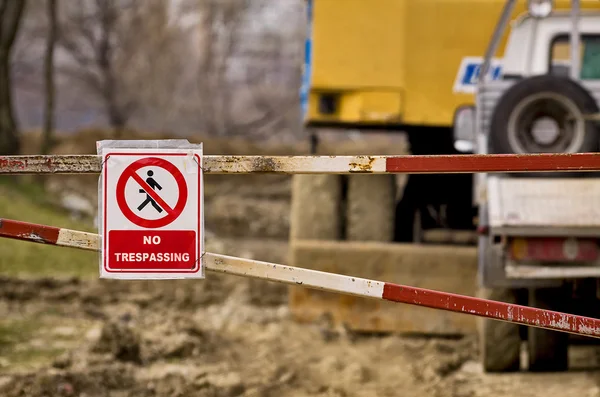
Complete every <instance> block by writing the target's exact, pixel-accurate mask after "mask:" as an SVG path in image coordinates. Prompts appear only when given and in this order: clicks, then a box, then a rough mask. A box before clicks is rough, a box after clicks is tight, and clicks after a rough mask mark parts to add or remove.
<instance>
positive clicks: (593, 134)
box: [488, 75, 600, 177]
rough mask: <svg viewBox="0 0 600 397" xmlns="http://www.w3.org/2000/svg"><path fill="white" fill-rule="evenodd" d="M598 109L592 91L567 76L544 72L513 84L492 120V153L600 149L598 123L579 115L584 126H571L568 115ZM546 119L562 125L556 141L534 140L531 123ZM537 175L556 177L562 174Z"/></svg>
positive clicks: (575, 151)
mask: <svg viewBox="0 0 600 397" xmlns="http://www.w3.org/2000/svg"><path fill="white" fill-rule="evenodd" d="M550 106H551V108H550ZM597 112H599V109H598V105H597V103H596V101H595V100H594V98H593V97H592V96H591V95H590V93H589V92H587V90H586V89H585V88H583V87H582V86H581V85H579V84H578V83H576V82H575V81H573V80H571V79H569V78H567V77H561V76H552V75H542V76H535V77H531V78H527V79H524V80H522V81H520V82H518V83H516V84H514V85H513V86H512V87H510V88H509V89H508V90H507V91H506V92H505V93H504V95H503V96H502V97H501V98H500V100H499V101H498V103H497V104H496V107H495V109H494V113H493V115H492V118H491V121H490V138H489V147H488V149H489V153H496V154H505V153H517V154H518V153H544V152H545V153H562V152H569V153H577V152H597V151H598V150H599V149H600V143H599V142H600V141H599V136H598V131H597V130H598V128H597V127H596V125H595V124H594V122H592V121H583V119H581V118H579V120H580V123H581V124H580V125H581V128H575V127H573V128H568V126H569V122H568V121H567V119H566V118H565V116H566V115H567V114H570V115H571V116H573V115H575V114H577V115H581V114H588V113H597ZM534 114H535V116H534ZM542 118H546V119H547V123H550V124H552V123H555V125H556V126H557V127H559V128H560V132H558V133H557V134H556V140H555V141H553V144H549V145H546V146H544V145H543V144H542V143H541V142H539V140H538V141H535V140H534V139H532V137H533V134H532V132H531V126H532V124H533V122H534V121H536V120H537V121H540V120H541V119H542ZM552 120H554V121H552ZM526 131H527V132H526ZM530 135H531V136H530ZM566 174H568V173H561V176H562V175H566ZM519 175H524V176H533V175H532V174H531V173H526V174H519ZM569 175H571V176H572V175H573V174H569ZM582 175H583V174H582ZM535 176H547V177H556V176H558V173H554V172H552V173H539V174H536V175H535Z"/></svg>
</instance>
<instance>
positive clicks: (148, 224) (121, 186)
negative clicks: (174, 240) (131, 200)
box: [116, 157, 188, 229]
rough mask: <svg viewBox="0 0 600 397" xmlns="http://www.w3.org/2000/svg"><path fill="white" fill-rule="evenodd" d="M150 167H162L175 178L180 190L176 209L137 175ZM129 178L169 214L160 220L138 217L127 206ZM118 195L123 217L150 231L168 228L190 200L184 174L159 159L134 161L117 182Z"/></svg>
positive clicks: (150, 158) (151, 158) (148, 158)
mask: <svg viewBox="0 0 600 397" xmlns="http://www.w3.org/2000/svg"><path fill="white" fill-rule="evenodd" d="M148 166H156V167H161V168H163V169H165V170H167V172H169V173H170V174H171V175H172V176H173V177H174V178H175V181H176V182H177V188H178V190H179V198H178V199H177V204H175V207H174V208H171V207H170V206H169V204H167V203H166V202H165V201H164V200H163V199H162V198H161V197H160V196H159V195H158V193H156V191H155V190H154V189H153V188H152V187H151V186H150V185H149V184H148V183H146V181H145V180H144V179H143V178H142V177H140V176H139V175H138V174H137V173H136V171H137V170H139V169H140V168H142V167H148ZM129 178H133V180H134V181H136V182H137V183H138V184H139V185H140V186H141V187H142V189H144V191H145V192H146V193H147V194H148V195H149V196H150V197H151V198H152V199H153V200H154V201H155V202H156V204H158V205H159V206H160V207H161V208H162V209H163V210H164V211H165V212H166V213H167V215H166V216H164V217H162V218H159V219H145V218H142V217H141V216H138V215H136V214H135V213H134V212H133V211H132V210H131V208H129V205H127V201H126V200H125V186H126V185H127V182H128V181H129ZM116 193H117V204H118V205H119V208H120V209H121V212H122V213H123V215H125V217H126V218H127V219H129V220H130V221H131V222H133V223H135V224H136V225H138V226H141V227H144V228H148V229H155V228H158V227H163V226H166V225H168V224H170V223H171V222H173V221H174V220H175V219H177V217H178V216H179V215H181V212H182V211H183V209H184V208H185V204H186V202H187V198H188V190H187V184H186V183H185V178H184V176H183V174H182V173H181V172H180V171H179V170H178V169H177V167H176V166H174V165H173V164H172V163H170V162H168V161H166V160H164V159H161V158H158V157H146V158H143V159H140V160H137V161H134V162H133V163H131V164H130V165H129V166H128V167H127V168H125V171H123V173H122V174H121V176H120V177H119V180H118V182H117V192H116Z"/></svg>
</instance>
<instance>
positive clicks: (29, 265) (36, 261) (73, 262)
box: [0, 177, 99, 278]
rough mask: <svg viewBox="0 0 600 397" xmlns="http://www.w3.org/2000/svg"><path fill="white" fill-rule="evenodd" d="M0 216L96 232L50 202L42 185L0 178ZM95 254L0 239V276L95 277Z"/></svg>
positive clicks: (89, 225)
mask: <svg viewBox="0 0 600 397" xmlns="http://www.w3.org/2000/svg"><path fill="white" fill-rule="evenodd" d="M0 218H7V219H15V220H19V221H24V222H32V223H40V224H44V225H50V226H56V227H63V228H69V229H75V230H82V231H88V232H96V230H95V228H94V227H93V225H92V224H88V223H83V222H77V221H74V220H72V219H70V218H69V216H68V215H67V214H66V213H65V212H64V211H62V210H59V209H58V208H56V207H55V206H53V205H52V204H51V200H49V199H48V197H47V193H46V192H45V191H44V190H43V188H42V186H40V185H39V184H36V183H35V182H33V181H31V180H29V181H26V182H23V181H19V183H16V182H14V179H13V180H11V179H9V178H6V177H4V178H0ZM98 255H99V254H98V253H95V252H87V251H82V250H78V249H73V248H63V247H55V246H49V245H43V244H36V243H31V242H26V241H18V240H10V239H6V238H0V275H10V276H22V277H82V278H91V277H98V258H99V256H98Z"/></svg>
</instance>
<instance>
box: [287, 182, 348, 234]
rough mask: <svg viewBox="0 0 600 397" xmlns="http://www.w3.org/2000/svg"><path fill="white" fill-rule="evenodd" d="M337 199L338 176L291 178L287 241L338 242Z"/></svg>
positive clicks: (338, 198) (338, 209)
mask: <svg viewBox="0 0 600 397" xmlns="http://www.w3.org/2000/svg"><path fill="white" fill-rule="evenodd" d="M341 197H342V178H341V175H323V174H315V175H312V174H311V175H294V176H293V180H292V203H291V217H290V239H291V240H297V239H302V240H339V239H340V238H341V231H342V226H341Z"/></svg>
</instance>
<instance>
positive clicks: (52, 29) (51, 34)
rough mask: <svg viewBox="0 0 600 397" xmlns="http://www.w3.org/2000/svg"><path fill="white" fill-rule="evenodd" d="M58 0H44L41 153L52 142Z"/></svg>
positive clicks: (50, 145)
mask: <svg viewBox="0 0 600 397" xmlns="http://www.w3.org/2000/svg"><path fill="white" fill-rule="evenodd" d="M57 3H58V0H46V6H47V13H48V35H47V37H46V56H45V59H44V71H45V74H44V79H45V89H46V109H45V110H46V111H45V114H44V137H43V140H42V149H41V151H42V154H48V153H50V148H51V147H52V144H53V130H54V97H55V89H54V46H55V43H56V36H57V31H58V22H57V17H56V13H57Z"/></svg>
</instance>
